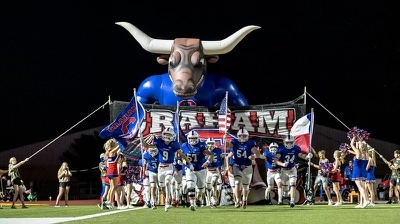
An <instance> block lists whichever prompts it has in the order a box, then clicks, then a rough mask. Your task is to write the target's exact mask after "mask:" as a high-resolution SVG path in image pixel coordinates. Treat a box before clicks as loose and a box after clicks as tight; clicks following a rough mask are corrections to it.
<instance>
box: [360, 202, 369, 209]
mask: <svg viewBox="0 0 400 224" xmlns="http://www.w3.org/2000/svg"><path fill="white" fill-rule="evenodd" d="M369 203H370V202H369V201H366V202H365V203H364V204H362V206H361V208H365V207H367V206H368V205H369Z"/></svg>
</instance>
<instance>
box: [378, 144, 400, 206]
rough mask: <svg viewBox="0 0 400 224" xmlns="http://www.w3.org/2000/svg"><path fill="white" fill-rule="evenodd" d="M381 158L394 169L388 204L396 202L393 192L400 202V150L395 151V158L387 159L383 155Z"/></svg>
mask: <svg viewBox="0 0 400 224" xmlns="http://www.w3.org/2000/svg"><path fill="white" fill-rule="evenodd" d="M380 157H381V159H382V160H383V161H384V162H385V163H386V165H388V166H389V169H391V170H392V174H391V176H390V187H389V201H388V202H387V204H391V203H392V202H394V200H393V201H392V199H393V192H394V194H395V196H396V198H397V202H398V203H400V195H399V189H400V176H399V168H400V150H395V151H394V158H393V159H391V160H390V161H387V160H386V159H385V158H384V157H383V156H382V155H380Z"/></svg>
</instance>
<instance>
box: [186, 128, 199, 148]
mask: <svg viewBox="0 0 400 224" xmlns="http://www.w3.org/2000/svg"><path fill="white" fill-rule="evenodd" d="M199 138H200V136H199V133H197V131H190V132H189V134H188V135H187V139H188V142H189V144H190V145H196V144H197V143H199V140H200V139H199Z"/></svg>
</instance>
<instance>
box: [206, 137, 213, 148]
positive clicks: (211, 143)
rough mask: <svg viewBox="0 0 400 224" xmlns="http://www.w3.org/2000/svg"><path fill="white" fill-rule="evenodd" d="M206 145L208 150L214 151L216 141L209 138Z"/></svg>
mask: <svg viewBox="0 0 400 224" xmlns="http://www.w3.org/2000/svg"><path fill="white" fill-rule="evenodd" d="M206 145H207V148H208V149H210V150H213V149H214V148H215V141H214V139H213V138H208V139H207V140H206Z"/></svg>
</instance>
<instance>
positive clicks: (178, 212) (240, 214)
mask: <svg viewBox="0 0 400 224" xmlns="http://www.w3.org/2000/svg"><path fill="white" fill-rule="evenodd" d="M354 206H355V205H350V204H347V205H343V206H340V207H334V206H328V205H296V206H295V207H294V208H290V207H289V206H287V205H285V206H276V205H274V206H271V205H268V206H262V205H250V206H248V207H247V209H242V208H234V207H233V206H222V207H219V208H214V209H211V208H208V207H202V208H198V209H197V211H190V209H189V208H183V207H179V208H172V209H170V210H169V211H168V212H165V211H164V207H163V206H159V207H158V209H156V210H152V209H140V210H129V211H125V212H120V213H117V214H110V215H104V216H100V217H95V218H90V219H83V220H75V221H70V222H65V223H69V224H70V223H89V224H90V223H113V224H114V223H160V224H164V223H173V224H188V223H192V224H202V223H205V224H214V223H271V224H272V223H288V224H289V223H298V224H302V223H307V224H311V223H318V224H321V223H329V224H336V223H338V224H339V223H340V224H343V223H352V224H357V223H363V224H365V223H377V224H380V223H382V224H383V223H397V222H398V221H396V220H397V218H396V217H398V214H399V212H400V206H399V205H398V204H396V205H394V204H393V205H386V204H378V205H376V206H375V207H367V208H364V209H359V208H354ZM110 211H111V210H100V209H99V208H98V207H96V206H71V207H68V208H65V207H60V208H54V207H50V206H32V207H30V208H29V209H20V208H18V209H10V208H9V207H5V208H4V209H1V210H0V214H1V218H39V217H47V218H50V217H79V216H84V215H91V214H98V213H107V212H110ZM112 211H117V210H112ZM127 221H128V222H127ZM27 223H29V222H27Z"/></svg>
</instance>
